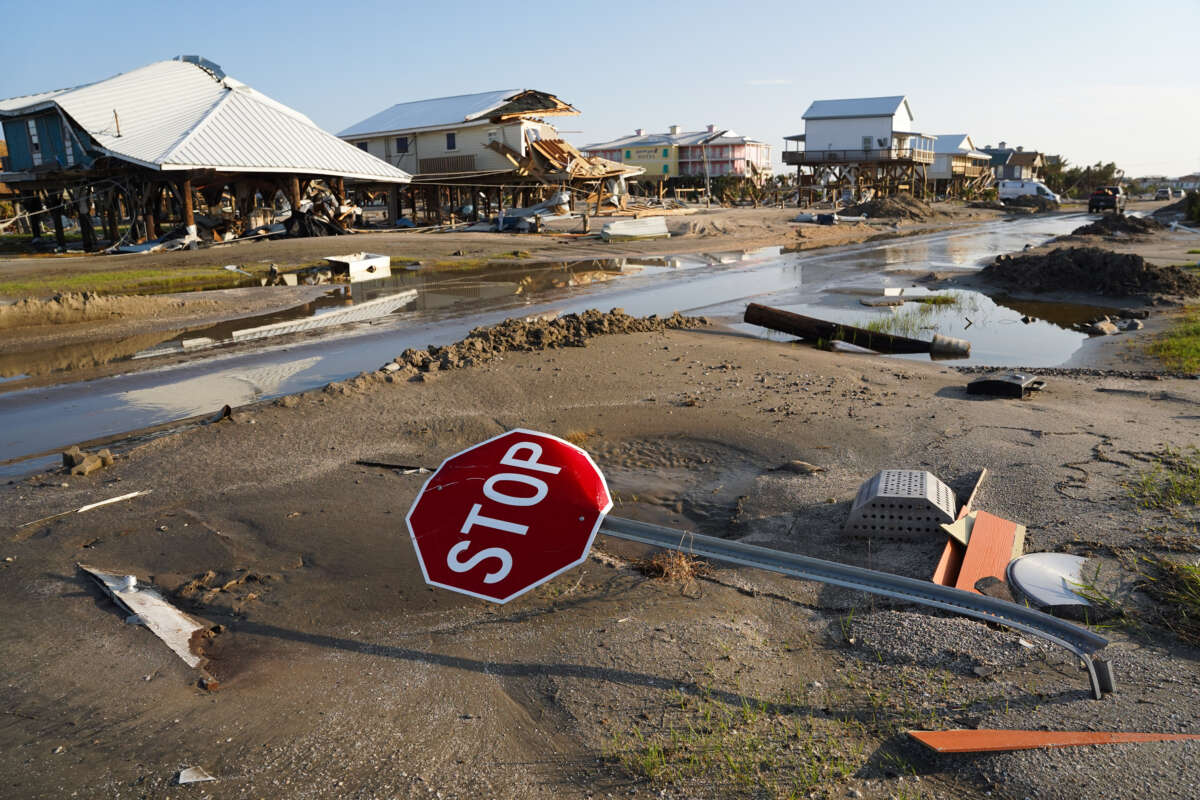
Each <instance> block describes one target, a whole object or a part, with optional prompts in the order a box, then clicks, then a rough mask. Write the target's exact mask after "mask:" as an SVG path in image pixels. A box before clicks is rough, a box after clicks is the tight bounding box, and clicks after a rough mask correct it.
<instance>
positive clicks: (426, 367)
mask: <svg viewBox="0 0 1200 800" xmlns="http://www.w3.org/2000/svg"><path fill="white" fill-rule="evenodd" d="M708 324H709V322H708V320H707V319H706V318H704V317H685V316H683V315H682V314H680V313H679V312H678V311H676V312H675V313H674V314H672V315H671V316H669V317H666V318H661V317H657V316H650V317H631V316H630V315H628V314H626V313H625V311H624V310H623V309H620V308H614V309H613V310H612V311H609V312H608V313H607V314H606V313H604V312H602V311H597V310H596V309H589V310H588V311H584V312H583V313H582V314H567V315H566V316H562V317H557V318H555V319H524V320H522V319H508V320H505V321H504V322H501V323H500V324H498V325H492V326H489V327H486V328H476V329H475V330H473V331H471V332H470V333H469V334H467V337H466V338H465V339H463V340H462V341H460V342H457V343H455V344H451V345H446V346H444V347H439V346H436V345H435V346H432V347H429V348H427V349H424V350H414V349H412V348H410V349H408V350H405V351H404V352H403V353H401V354H400V355H398V356H396V361H395V363H396V365H397V366H399V369H398V370H397V369H396V368H395V367H392V369H391V372H393V373H405V374H407V375H408V376H410V377H411V376H413V375H416V374H417V373H419V372H426V373H428V372H437V371H438V370H443V369H456V368H458V367H469V366H473V365H475V364H482V363H484V362H487V361H491V360H492V359H494V358H496V357H498V356H500V355H501V354H503V353H507V352H510V351H528V350H547V349H553V348H557V347H585V346H586V345H587V340H588V339H591V338H593V337H595V336H604V335H606V334H612V333H648V332H653V331H664V330H668V329H679V328H702V327H704V326H706V325H708ZM389 366H391V365H389ZM384 369H385V370H387V369H388V367H385V368H384Z"/></svg>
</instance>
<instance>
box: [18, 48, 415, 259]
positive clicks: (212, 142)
mask: <svg viewBox="0 0 1200 800" xmlns="http://www.w3.org/2000/svg"><path fill="white" fill-rule="evenodd" d="M0 120H2V121H3V125H4V138H5V139H6V140H7V142H8V148H9V153H8V157H7V161H6V166H5V171H4V172H3V173H2V174H0V180H3V181H4V182H5V183H7V184H8V186H9V187H10V188H11V189H12V190H13V191H14V192H16V193H18V194H19V196H20V197H19V202H20V203H21V205H22V206H23V207H24V208H25V209H26V210H28V211H30V212H33V213H34V214H35V216H34V218H33V220H32V226H33V228H34V233H35V235H37V234H38V233H39V232H40V219H39V217H40V216H41V213H40V212H43V211H51V210H53V211H55V212H56V213H51V214H48V216H49V217H51V218H52V219H53V223H54V226H55V235H56V237H57V238H58V241H59V245H60V246H64V234H63V230H62V214H63V213H68V214H70V215H72V216H74V215H77V216H78V218H79V223H80V230H81V234H82V238H83V242H84V247H85V249H93V248H94V247H95V246H96V244H97V236H96V232H95V229H94V222H93V214H95V215H98V216H99V217H100V220H101V225H102V226H103V233H104V236H105V238H107V239H109V240H114V239H116V238H117V236H118V230H119V228H120V227H124V226H123V225H119V221H125V220H127V221H128V224H129V227H130V229H131V231H132V234H133V235H132V237H131V238H133V239H135V240H139V239H146V238H149V239H153V238H155V237H156V236H157V235H158V233H159V229H160V228H161V227H164V226H165V225H166V224H167V223H171V224H180V225H184V226H186V227H187V230H188V234H189V238H192V237H194V236H195V233H196V208H197V206H201V207H202V209H203V210H204V211H205V212H207V214H208V215H210V216H212V217H223V218H225V219H226V227H227V228H229V229H232V230H233V231H234V233H236V232H238V231H240V230H243V229H244V228H245V226H246V220H247V219H248V218H249V217H250V216H251V212H252V211H254V209H255V208H256V207H258V206H261V205H262V204H272V203H273V201H274V199H275V197H276V195H277V194H279V193H282V195H283V196H284V197H286V198H287V200H288V201H289V203H290V205H291V207H292V208H293V209H294V208H299V207H300V205H301V201H302V200H303V199H304V198H305V197H306V196H307V195H308V194H309V190H310V189H314V186H315V185H316V184H317V183H319V184H320V186H321V190H322V191H323V192H325V194H326V195H327V196H328V195H332V196H335V197H336V198H337V201H338V202H336V203H335V204H334V205H335V206H336V207H337V208H341V205H342V204H341V201H343V200H344V198H345V197H346V192H347V189H346V184H347V183H349V184H351V185H352V186H354V185H357V186H387V185H396V184H403V183H407V182H408V181H409V178H410V176H409V175H408V173H406V172H404V171H403V170H401V169H398V168H396V167H394V166H392V165H390V164H388V163H387V162H385V161H382V160H380V159H378V158H375V157H374V156H371V155H369V154H368V153H364V152H363V151H362V150H360V149H359V148H356V147H353V146H352V145H349V144H347V143H346V142H343V141H342V140H341V139H338V138H337V137H336V136H333V135H332V134H330V133H327V132H325V131H323V130H321V129H320V128H319V127H317V125H316V124H315V123H313V121H312V120H310V119H309V118H308V117H306V116H304V115H303V114H301V113H300V112H298V111H296V110H294V109H291V108H288V107H287V106H285V105H283V104H282V103H279V102H277V101H275V100H272V99H271V98H269V97H267V96H266V95H263V94H261V93H260V92H257V91H255V90H254V89H252V88H250V87H249V86H247V85H246V84H244V83H242V82H241V81H238V80H236V79H235V78H232V77H230V76H228V75H226V74H225V73H224V72H223V71H222V70H221V68H220V67H219V66H218V65H216V64H214V63H212V62H211V61H208V60H206V59H203V58H200V57H199V56H179V57H178V58H176V59H174V60H170V61H158V62H155V63H153V64H148V65H146V66H144V67H139V68H138V69H134V70H131V71H129V72H125V73H121V74H120V75H115V76H113V77H111V78H105V79H104V80H99V81H95V82H93V83H87V84H84V85H81V86H76V87H74V88H71V89H56V90H53V91H48V92H42V93H40V94H34V95H26V96H23V97H14V98H10V99H8V100H3V101H0Z"/></svg>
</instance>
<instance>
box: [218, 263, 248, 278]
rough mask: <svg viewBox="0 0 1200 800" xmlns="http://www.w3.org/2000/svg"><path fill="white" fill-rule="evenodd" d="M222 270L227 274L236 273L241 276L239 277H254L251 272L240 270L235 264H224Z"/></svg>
mask: <svg viewBox="0 0 1200 800" xmlns="http://www.w3.org/2000/svg"><path fill="white" fill-rule="evenodd" d="M224 268H225V269H226V270H228V271H229V272H237V273H239V274H241V275H248V276H249V277H251V278H253V277H254V274H253V273H251V272H247V271H246V270H244V269H242V268H241V267H239V266H238V265H237V264H226V265H225V267H224Z"/></svg>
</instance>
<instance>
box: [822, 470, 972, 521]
mask: <svg viewBox="0 0 1200 800" xmlns="http://www.w3.org/2000/svg"><path fill="white" fill-rule="evenodd" d="M957 511H958V503H957V501H956V500H955V497H954V492H952V491H951V490H950V487H949V486H947V485H946V484H944V483H942V482H941V481H940V480H938V479H937V477H936V476H934V475H932V474H931V473H929V472H925V471H924V470H916V469H885V470H883V471H882V472H880V473H878V474H877V475H875V476H874V477H873V478H871V479H870V480H868V481H867V482H866V483H864V484H863V485H862V486H861V487H860V488H859V490H858V496H857V497H855V498H854V504H853V505H852V506H851V507H850V516H849V518H847V520H846V526H845V529H844V530H845V532H846V533H852V534H857V535H860V536H862V535H865V536H873V535H874V536H891V537H901V538H904V537H912V536H921V535H924V534H943V531H942V530H941V528H940V526H941V525H942V524H943V523H947V522H953V521H954V518H955V515H956V512H957Z"/></svg>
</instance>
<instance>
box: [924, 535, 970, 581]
mask: <svg viewBox="0 0 1200 800" xmlns="http://www.w3.org/2000/svg"><path fill="white" fill-rule="evenodd" d="M965 552H966V548H965V547H963V546H962V545H961V544H959V543H958V542H957V541H955V540H954V539H953V538H951V537H946V547H945V549H943V550H942V557H941V558H940V559H938V563H937V568H936V569H934V571H933V578H932V579H931V580H933V582H934V583H939V584H941V585H942V586H953V585H954V584H955V583H956V582H957V581H958V573H959V572H960V571H962V562H963V553H965Z"/></svg>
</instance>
